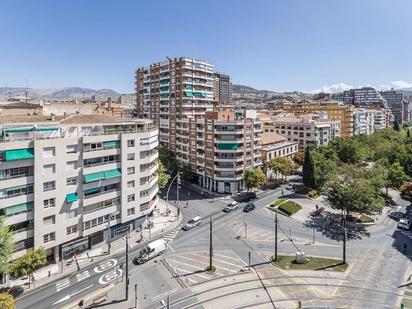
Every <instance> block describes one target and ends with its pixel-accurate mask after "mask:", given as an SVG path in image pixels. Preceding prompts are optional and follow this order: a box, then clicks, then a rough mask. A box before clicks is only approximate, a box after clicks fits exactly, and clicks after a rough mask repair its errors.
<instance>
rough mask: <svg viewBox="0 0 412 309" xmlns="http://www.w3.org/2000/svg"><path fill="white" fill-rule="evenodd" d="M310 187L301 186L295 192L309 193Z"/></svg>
mask: <svg viewBox="0 0 412 309" xmlns="http://www.w3.org/2000/svg"><path fill="white" fill-rule="evenodd" d="M308 192H309V189H308V188H307V187H305V186H300V187H298V188H296V190H295V193H297V194H308Z"/></svg>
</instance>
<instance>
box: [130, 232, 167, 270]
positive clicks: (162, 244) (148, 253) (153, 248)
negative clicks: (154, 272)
mask: <svg viewBox="0 0 412 309" xmlns="http://www.w3.org/2000/svg"><path fill="white" fill-rule="evenodd" d="M166 249H167V242H166V240H164V239H163V238H161V239H158V240H155V241H152V242H151V243H148V244H147V245H146V246H145V247H144V248H142V249H141V250H140V252H139V255H138V256H136V257H135V259H134V261H135V262H136V263H137V264H143V263H144V262H146V261H148V260H150V259H153V258H154V257H156V256H160V255H162V254H163V252H165V251H166Z"/></svg>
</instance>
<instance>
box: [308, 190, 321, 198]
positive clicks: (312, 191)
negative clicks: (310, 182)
mask: <svg viewBox="0 0 412 309" xmlns="http://www.w3.org/2000/svg"><path fill="white" fill-rule="evenodd" d="M308 196H309V197H310V198H317V197H318V196H319V192H318V191H316V190H311V191H309V192H308Z"/></svg>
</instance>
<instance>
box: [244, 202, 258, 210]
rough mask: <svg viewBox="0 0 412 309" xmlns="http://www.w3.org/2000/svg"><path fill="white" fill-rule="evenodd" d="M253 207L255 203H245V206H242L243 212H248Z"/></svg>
mask: <svg viewBox="0 0 412 309" xmlns="http://www.w3.org/2000/svg"><path fill="white" fill-rule="evenodd" d="M253 209H255V204H253V203H248V204H246V206H245V207H244V208H243V211H244V212H250V211H252V210H253Z"/></svg>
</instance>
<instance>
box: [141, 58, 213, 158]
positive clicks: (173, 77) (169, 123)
mask: <svg viewBox="0 0 412 309" xmlns="http://www.w3.org/2000/svg"><path fill="white" fill-rule="evenodd" d="M213 83H214V73H213V65H212V64H210V63H207V62H206V61H201V60H197V59H194V58H187V57H180V58H168V59H167V60H164V61H162V62H158V63H154V64H151V65H150V66H148V67H142V68H138V69H137V70H136V75H135V86H136V103H137V105H136V110H137V115H138V117H144V118H150V119H152V120H153V122H154V123H156V124H158V125H159V128H160V130H159V132H160V133H159V140H160V144H161V145H162V146H165V147H167V148H168V149H169V150H171V151H172V152H174V153H176V151H177V150H178V148H183V149H184V150H186V149H187V147H188V144H189V136H187V135H183V136H181V137H180V139H179V141H178V140H177V137H178V130H179V124H178V121H177V120H179V119H185V118H189V117H194V118H197V117H201V116H203V115H204V114H205V112H206V111H212V110H213Z"/></svg>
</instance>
